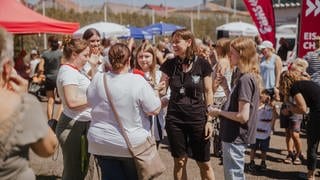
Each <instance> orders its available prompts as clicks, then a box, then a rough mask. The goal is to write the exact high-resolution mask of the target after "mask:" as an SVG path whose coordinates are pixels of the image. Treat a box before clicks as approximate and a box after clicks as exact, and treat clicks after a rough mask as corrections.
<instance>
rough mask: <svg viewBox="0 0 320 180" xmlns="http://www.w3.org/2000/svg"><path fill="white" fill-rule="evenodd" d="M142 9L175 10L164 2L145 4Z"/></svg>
mask: <svg viewBox="0 0 320 180" xmlns="http://www.w3.org/2000/svg"><path fill="white" fill-rule="evenodd" d="M141 9H151V10H152V9H153V10H155V11H165V10H173V9H175V8H174V7H170V6H164V5H162V4H160V5H153V4H145V5H144V6H142V7H141Z"/></svg>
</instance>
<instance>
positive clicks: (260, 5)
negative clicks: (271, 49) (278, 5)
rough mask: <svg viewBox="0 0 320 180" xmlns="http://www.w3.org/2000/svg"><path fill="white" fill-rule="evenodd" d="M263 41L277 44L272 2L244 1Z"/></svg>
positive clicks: (262, 0)
mask: <svg viewBox="0 0 320 180" xmlns="http://www.w3.org/2000/svg"><path fill="white" fill-rule="evenodd" d="M243 1H244V3H245V4H246V6H247V9H248V11H249V12H250V15H251V18H252V19H253V21H254V23H255V24H256V26H257V28H258V31H259V34H260V36H261V38H262V39H263V40H268V41H271V42H272V43H273V44H275V34H276V32H275V30H276V29H275V18H274V12H273V6H272V0H243Z"/></svg>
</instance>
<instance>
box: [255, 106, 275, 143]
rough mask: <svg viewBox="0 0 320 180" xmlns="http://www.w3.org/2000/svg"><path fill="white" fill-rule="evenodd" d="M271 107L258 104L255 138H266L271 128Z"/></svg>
mask: <svg viewBox="0 0 320 180" xmlns="http://www.w3.org/2000/svg"><path fill="white" fill-rule="evenodd" d="M272 119H273V109H272V107H271V106H269V105H263V106H260V107H259V109H258V123H257V134H256V138H257V139H267V138H268V137H269V136H270V135H271V130H272Z"/></svg>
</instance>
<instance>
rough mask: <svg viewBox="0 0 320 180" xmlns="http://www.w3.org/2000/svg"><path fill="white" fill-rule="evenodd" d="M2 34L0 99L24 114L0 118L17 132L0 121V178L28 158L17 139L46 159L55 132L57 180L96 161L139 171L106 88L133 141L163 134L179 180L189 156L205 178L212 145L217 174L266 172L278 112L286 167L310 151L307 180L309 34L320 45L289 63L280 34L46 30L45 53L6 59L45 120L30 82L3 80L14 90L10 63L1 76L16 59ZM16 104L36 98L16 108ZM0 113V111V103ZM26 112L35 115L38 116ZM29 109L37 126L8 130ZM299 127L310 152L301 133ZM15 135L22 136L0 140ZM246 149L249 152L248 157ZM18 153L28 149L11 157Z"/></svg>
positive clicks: (311, 124) (313, 147)
mask: <svg viewBox="0 0 320 180" xmlns="http://www.w3.org/2000/svg"><path fill="white" fill-rule="evenodd" d="M6 36H7V33H6V32H5V31H3V30H1V34H0V40H1V42H0V45H1V46H0V48H1V51H0V52H1V59H0V65H1V67H0V68H1V69H0V73H2V74H4V75H6V76H1V81H0V83H1V89H0V96H2V97H5V96H8V97H10V98H9V99H10V100H9V101H12V103H13V106H12V108H11V109H10V111H8V112H15V111H18V112H19V113H20V114H21V115H19V116H18V115H15V116H5V115H1V116H0V122H4V123H6V122H10V123H8V125H7V126H6V127H9V128H12V129H14V130H15V131H17V133H18V135H15V134H13V135H12V134H11V133H9V132H8V131H7V130H8V129H5V128H3V127H4V126H3V125H1V127H0V134H1V138H0V140H1V143H2V144H4V145H5V146H4V148H3V147H2V146H1V149H0V156H1V158H2V161H1V163H0V164H2V165H3V166H1V167H0V177H4V178H7V179H10V177H16V178H18V177H20V176H21V177H23V175H24V174H23V173H26V172H24V171H21V172H20V173H18V174H16V175H13V172H16V170H14V165H12V164H13V163H18V162H22V161H24V162H25V161H27V158H26V157H27V155H25V152H26V151H25V149H24V148H20V150H19V151H16V150H13V147H14V146H19V147H20V146H22V145H23V146H26V147H31V149H32V150H33V151H35V152H36V153H37V152H38V153H37V154H39V155H41V156H48V155H50V154H52V152H53V151H54V148H55V146H57V140H58V141H59V143H60V146H61V147H62V153H63V162H64V164H63V165H64V170H63V175H62V179H85V178H86V177H87V178H89V179H90V177H92V174H93V172H90V168H89V166H94V164H95V163H97V164H98V165H99V167H100V168H101V172H102V179H137V178H138V176H137V172H136V171H137V170H136V167H135V164H134V162H133V160H132V158H131V154H130V152H129V150H128V146H127V144H126V142H125V139H124V137H123V136H122V134H121V133H120V131H121V129H120V127H119V124H118V123H117V121H116V117H115V115H114V112H113V110H112V107H111V104H110V101H111V100H110V99H108V97H107V94H106V91H107V90H108V91H109V92H110V94H111V96H112V99H113V101H114V102H113V103H114V104H115V107H116V108H115V109H117V111H118V114H120V119H121V122H122V125H123V127H124V129H125V131H126V132H127V134H128V137H129V140H130V142H131V143H132V144H133V146H136V145H139V144H141V143H142V142H143V141H144V140H145V139H146V138H147V137H148V136H151V135H153V136H154V137H155V140H156V142H157V147H159V145H160V144H161V141H162V140H163V138H164V136H165V134H166V135H167V137H168V140H169V146H170V151H171V155H172V157H173V159H174V160H173V161H174V170H173V177H174V179H187V168H186V164H187V161H188V158H192V159H194V160H195V161H196V162H197V165H198V167H199V170H200V176H201V178H202V179H214V170H213V169H212V165H211V163H210V149H212V147H213V150H214V155H215V156H218V157H220V158H221V164H223V167H224V177H225V179H244V178H245V173H244V171H245V168H246V169H247V170H248V171H249V172H255V171H264V170H266V169H267V164H268V163H267V162H266V155H267V152H268V150H269V148H270V147H269V146H270V138H271V134H272V131H273V130H274V124H275V121H276V119H280V126H281V128H284V129H285V132H286V138H285V143H286V145H287V151H288V155H287V157H286V158H285V159H284V160H283V161H284V163H288V164H289V163H292V164H296V165H300V164H301V163H302V161H303V160H305V159H306V160H307V169H308V172H307V178H308V179H315V177H314V176H315V175H314V173H315V169H316V162H317V154H316V151H317V148H318V147H317V146H318V144H319V140H320V133H319V131H318V130H317V127H319V126H318V125H319V122H318V118H319V117H320V116H319V112H320V96H319V95H318V94H319V93H318V92H319V91H320V86H319V82H320V81H319V79H320V61H319V58H320V37H316V39H315V43H316V47H317V49H316V50H315V51H312V52H310V53H308V54H307V55H306V56H305V57H304V59H300V58H297V59H287V57H288V51H289V48H288V43H287V42H286V40H285V39H281V40H280V45H281V46H280V48H278V51H277V52H276V51H275V49H274V45H273V44H272V43H271V42H270V41H262V40H261V38H259V37H258V36H257V37H255V38H254V39H253V38H248V37H237V38H221V39H219V40H217V41H216V42H213V41H211V40H210V39H208V38H205V39H203V40H201V39H196V38H195V37H194V35H193V34H192V33H191V32H190V31H189V30H186V29H182V30H177V31H175V32H174V33H173V34H172V36H171V37H165V38H163V39H162V40H160V41H159V42H158V43H157V44H152V43H150V42H148V41H147V40H144V41H139V42H138V41H135V40H134V39H132V38H131V39H128V40H121V39H120V40H118V39H115V38H105V37H101V35H100V34H99V32H98V31H97V30H95V29H88V30H87V31H86V32H84V34H83V37H82V39H78V40H74V39H71V38H70V37H67V36H66V37H64V38H63V40H61V41H59V40H58V38H57V37H56V36H52V37H50V38H49V39H48V42H49V49H48V50H46V51H44V52H42V53H41V54H40V53H39V52H38V51H37V50H36V49H33V50H31V51H30V53H27V52H25V51H21V53H20V54H19V56H18V57H17V58H16V60H15V64H14V68H15V71H16V72H17V73H18V74H19V75H20V76H21V77H22V78H24V79H25V81H28V82H29V86H28V90H29V92H30V93H33V94H34V95H36V96H37V97H38V98H40V99H41V98H42V96H46V99H47V117H45V116H44V115H43V113H41V112H42V110H41V107H40V105H38V103H37V102H36V101H35V100H34V98H33V97H31V96H30V95H25V93H24V91H27V90H26V88H25V89H24V90H16V88H15V87H16V86H15V85H12V87H11V86H10V88H9V86H8V83H10V81H9V80H10V78H14V79H18V80H14V81H13V82H14V83H15V84H18V85H19V86H23V87H25V86H26V84H25V82H24V80H22V79H21V78H20V76H16V75H15V76H13V77H10V76H11V74H12V73H11V71H12V72H13V71H14V70H13V69H12V70H10V72H9V70H8V69H9V68H8V66H9V65H11V66H12V65H13V57H12V54H10V55H6V54H5V53H7V54H8V53H10V49H9V48H12V47H10V46H12V44H10V43H7V42H6V41H10V37H6ZM59 42H61V43H59ZM11 51H12V49H11ZM106 81H107V82H108V85H105V83H106ZM20 84H22V85H20ZM33 85H38V88H36V89H34V86H33ZM22 89H23V88H22ZM42 90H43V92H41V91H42ZM2 97H1V98H2ZM16 101H19V102H20V101H22V102H23V103H21V104H25V103H35V104H37V105H36V106H32V108H31V109H30V107H31V106H30V107H29V106H28V107H27V108H26V107H24V108H23V107H20V106H22V105H18V104H17V103H16ZM59 101H60V102H59ZM57 102H59V103H58V108H57V109H56V110H55V109H54V106H55V104H57ZM1 105H2V103H1V104H0V106H1ZM1 111H5V107H2V106H1V108H0V112H1ZM26 111H29V112H31V111H32V114H33V113H34V112H37V113H36V114H37V117H32V115H31V114H26ZM55 113H56V114H55ZM6 114H8V113H6ZM9 114H10V113H9ZM306 115H308V120H307V121H306V122H305V119H306V118H305V117H306ZM25 116H27V120H28V121H30V123H31V122H32V124H33V123H35V124H38V126H39V127H38V126H33V127H28V126H27V125H23V126H21V127H13V126H12V124H13V123H18V122H19V120H20V119H21V118H22V117H25ZM50 119H56V120H58V123H57V127H56V128H55V129H54V131H55V133H56V136H57V138H56V137H54V136H53V131H52V130H51V129H49V127H48V126H47V125H46V124H45V123H43V122H45V120H50ZM33 121H34V122H33ZM40 122H42V123H40ZM305 123H306V124H307V125H306V126H305V128H306V133H307V145H308V147H307V156H305V153H304V152H302V143H301V139H300V132H301V126H302V125H304V124H305ZM10 124H11V125H10ZM40 126H41V127H40ZM18 128H23V130H24V131H25V132H24V133H27V134H28V133H29V131H30V132H31V131H33V128H38V129H39V131H38V133H35V134H32V133H30V135H29V134H28V135H29V136H30V138H25V139H23V138H22V139H21V140H20V139H19V138H21V137H20V136H25V137H28V136H27V135H24V134H19V132H18V131H19V130H18ZM28 128H29V129H28ZM41 129H42V130H41ZM151 129H152V132H153V133H151ZM15 131H14V132H15ZM13 136H17V137H18V138H17V139H13V140H10V138H9V140H10V141H9V140H8V138H2V137H13ZM212 137H213V138H212ZM39 139H40V140H41V141H39ZM211 139H212V140H211ZM248 145H249V146H248ZM211 146H212V147H211ZM75 147H78V148H75ZM247 148H250V149H251V152H250V162H248V163H247V164H246V163H245V158H244V157H245V153H244V152H245V150H246V149H247ZM11 150H12V151H15V153H11V152H10V151H11ZM257 150H260V151H261V153H262V156H261V159H262V161H261V164H260V165H256V163H255V156H256V151H257ZM190 152H191V153H190ZM14 154H24V155H25V156H26V157H20V158H19V159H16V160H14V162H8V159H10V158H14V157H15V155H14ZM95 159H97V162H95V161H94V160H95ZM10 163H11V164H10ZM22 166H24V165H23V164H20V167H21V168H22ZM26 171H27V170H26ZM28 171H29V170H28ZM28 173H31V172H28ZM28 175H29V176H30V177H31V176H32V173H31V174H28ZM18 179H19V178H18Z"/></svg>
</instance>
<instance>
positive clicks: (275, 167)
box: [31, 105, 320, 180]
mask: <svg viewBox="0 0 320 180" xmlns="http://www.w3.org/2000/svg"><path fill="white" fill-rule="evenodd" d="M43 107H44V108H45V105H44V106H43ZM302 143H303V151H304V152H305V151H306V141H305V135H302ZM270 147H271V148H270V152H269V153H268V157H267V158H268V159H267V166H268V169H267V171H265V172H257V173H254V174H250V173H246V177H247V179H248V180H251V179H252V180H256V179H259V180H260V179H261V180H264V179H290V180H291V179H299V176H300V175H301V173H303V172H306V166H305V165H293V164H284V163H283V162H282V160H283V159H284V158H285V157H286V151H285V140H284V132H283V129H280V128H279V123H278V122H277V124H276V130H275V132H274V134H273V135H272V137H271V146H270ZM159 152H160V156H161V157H162V159H163V161H164V162H165V164H166V166H167V170H166V171H165V173H164V174H163V175H161V176H160V177H158V178H157V180H170V179H173V178H172V172H173V160H172V158H171V156H170V151H169V147H168V145H167V144H166V143H165V142H164V144H162V145H161V146H160V149H159ZM246 154H247V156H246V162H249V157H248V154H249V151H247V152H246ZM56 158H57V159H56ZM31 159H32V162H31V166H32V167H33V169H34V170H35V172H36V174H37V175H41V176H39V177H38V179H60V178H59V176H61V173H62V169H63V164H62V155H61V149H60V151H59V152H58V153H57V154H56V155H54V156H53V157H50V158H46V159H44V158H38V157H35V155H33V154H32V153H31ZM53 159H56V160H53ZM211 163H212V166H213V167H214V172H215V177H216V179H217V180H221V179H224V178H223V166H221V165H219V163H220V161H219V159H218V158H216V157H213V156H212V158H211ZM256 164H260V160H256ZM318 164H320V162H319V161H318ZM187 169H188V179H191V180H198V179H201V178H200V176H199V170H198V167H197V165H196V163H195V161H194V160H191V159H190V160H189V162H188V165H187ZM50 176H51V177H50ZM52 176H58V178H55V177H52ZM317 179H320V177H319V176H317Z"/></svg>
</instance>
